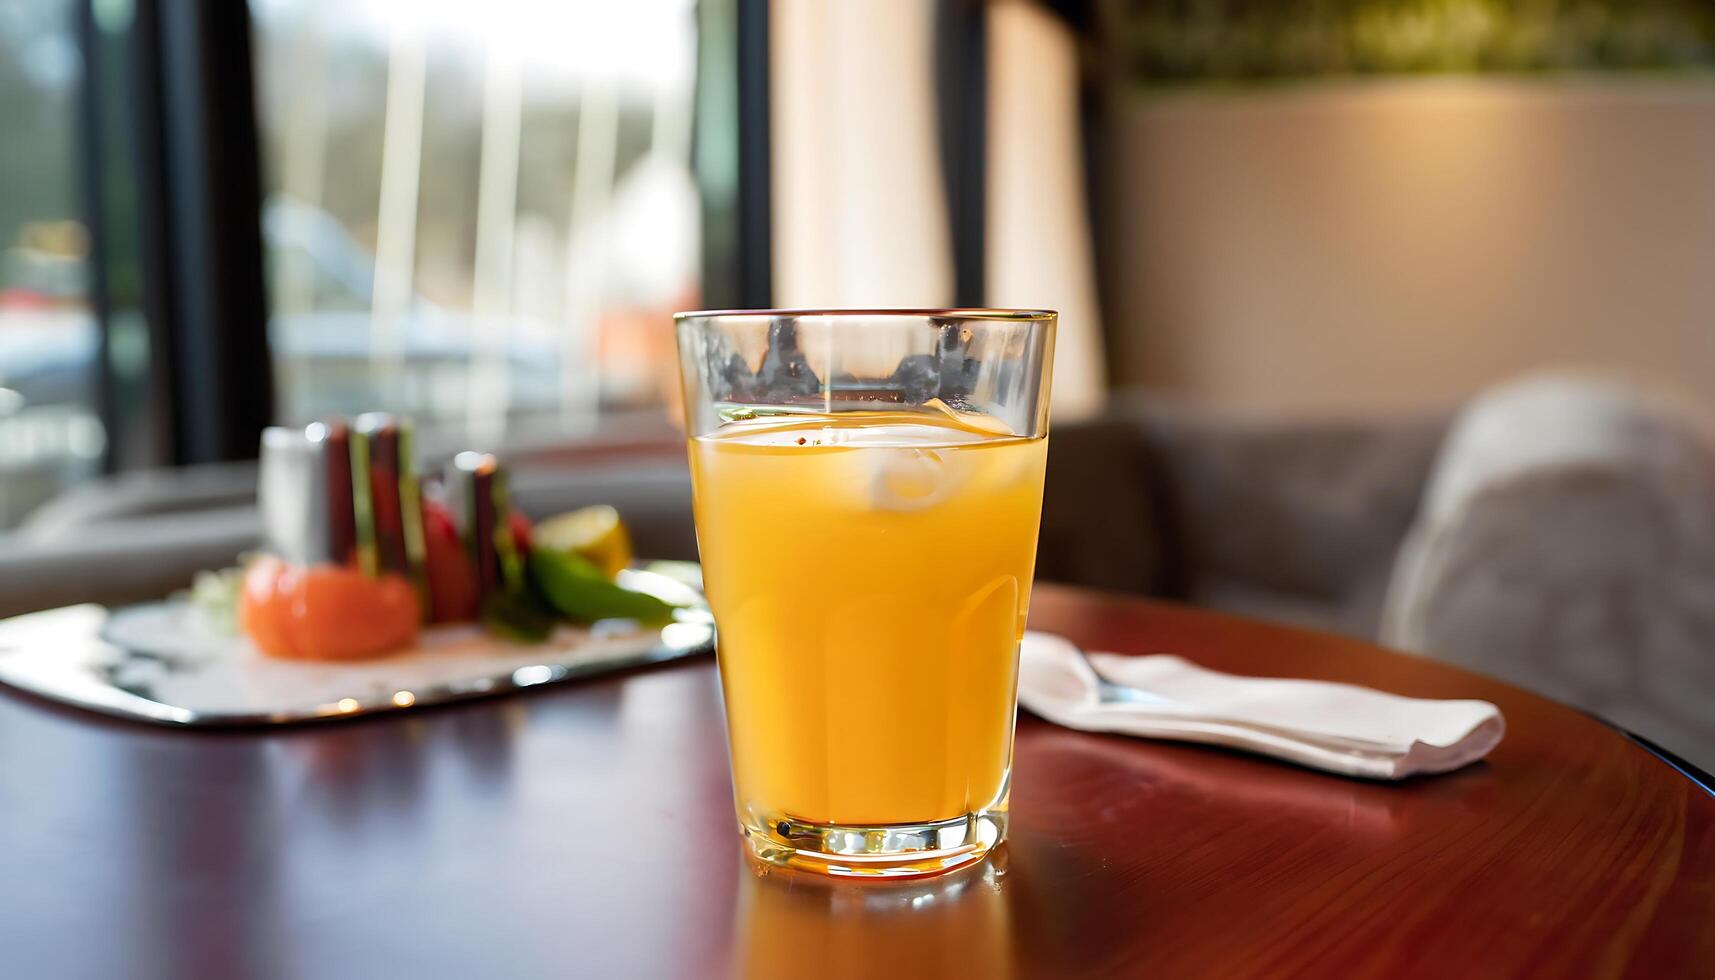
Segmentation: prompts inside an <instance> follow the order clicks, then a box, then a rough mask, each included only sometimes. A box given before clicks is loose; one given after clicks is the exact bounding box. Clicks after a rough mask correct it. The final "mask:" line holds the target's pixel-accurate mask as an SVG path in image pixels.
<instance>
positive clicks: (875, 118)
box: [769, 0, 953, 307]
mask: <svg viewBox="0 0 1715 980" xmlns="http://www.w3.org/2000/svg"><path fill="white" fill-rule="evenodd" d="M770 14H771V19H770V24H769V29H770V40H769V49H770V55H769V57H770V69H771V74H772V79H771V84H770V90H771V93H770V98H771V106H770V108H771V113H772V118H771V120H770V128H771V137H772V142H773V150H772V153H773V159H772V165H773V183H774V186H773V221H774V250H773V251H774V304H775V305H776V306H782V307H796V306H805V307H830V306H833V307H837V306H871V307H890V306H947V305H949V304H951V303H952V301H953V263H952V245H951V242H950V237H949V231H948V228H947V205H946V200H945V195H944V194H943V193H942V187H941V169H940V162H939V161H940V150H939V147H938V145H937V142H936V132H937V130H936V116H935V89H934V75H933V72H932V70H931V69H932V63H931V60H930V57H931V51H932V50H933V40H934V39H933V36H932V26H933V20H934V18H933V14H934V4H932V3H925V2H923V0H865V2H862V3H843V2H842V3H830V2H828V0H772V3H771V5H770Z"/></svg>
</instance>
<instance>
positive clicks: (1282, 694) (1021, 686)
mask: <svg viewBox="0 0 1715 980" xmlns="http://www.w3.org/2000/svg"><path fill="white" fill-rule="evenodd" d="M1092 664H1093V665H1094V667H1095V671H1097V672H1100V674H1101V676H1102V677H1105V678H1106V679H1107V680H1109V681H1111V682H1113V683H1116V684H1122V685H1126V686H1128V687H1132V688H1136V689H1138V690H1141V691H1144V692H1147V693H1148V694H1150V695H1154V696H1156V697H1157V698H1159V700H1150V701H1146V702H1141V703H1140V702H1121V703H1116V702H1112V701H1110V702H1105V703H1104V702H1103V701H1102V700H1101V698H1100V696H1099V690H1098V685H1097V680H1096V673H1095V672H1092V670H1091V665H1092ZM1018 703H1019V704H1021V705H1023V706H1024V707H1025V708H1026V709H1028V710H1029V711H1030V712H1032V713H1033V714H1036V715H1038V716H1040V717H1042V718H1044V719H1046V720H1048V721H1051V722H1054V723H1055V724H1057V725H1064V726H1066V727H1067V728H1076V729H1079V730H1081V731H1087V732H1115V733H1119V734H1122V735H1139V736H1143V737H1145V738H1166V739H1177V740H1180V741H1186V742H1208V743H1211V744H1215V745H1225V746H1228V747H1231V748H1236V749H1244V750H1246V751H1249V752H1257V753H1260V754H1262V755H1270V756H1274V757H1276V758H1280V759H1287V760H1290V761H1292V762H1296V763H1299V764H1300V765H1305V766H1310V767H1312V768H1315V769H1325V770H1327V771H1329V772H1337V773H1342V774H1345V775H1348V776H1363V777H1367V778H1370V779H1403V778H1405V777H1406V776H1410V775H1412V774H1414V773H1434V772H1447V771H1448V770H1450V769H1457V768H1459V767H1460V766H1463V765H1466V764H1468V763H1471V762H1475V761H1477V760H1478V759H1481V758H1482V757H1483V756H1485V755H1487V754H1488V753H1489V750H1490V749H1492V748H1494V747H1495V745H1496V744H1497V743H1498V742H1500V740H1501V736H1502V735H1504V734H1505V733H1506V720H1505V719H1504V718H1502V717H1501V712H1500V709H1499V708H1497V707H1495V706H1494V705H1492V704H1490V703H1489V702H1487V701H1429V700H1424V699H1422V698H1404V697H1399V696H1397V695H1393V694H1383V693H1382V692H1380V691H1372V690H1370V689H1368V688H1363V687H1354V686H1352V685H1350V684H1335V683H1329V682H1326V681H1305V680H1287V679H1281V678H1260V677H1235V676H1233V675H1231V674H1222V673H1218V672H1216V671H1212V670H1205V669H1204V668H1202V667H1199V666H1197V665H1196V664H1193V663H1191V662H1189V661H1187V660H1184V659H1182V658H1180V657H1175V656H1171V655H1167V654H1156V655H1153V656H1147V657H1128V656H1121V655H1119V654H1113V653H1093V654H1090V655H1089V661H1088V662H1086V661H1085V659H1084V658H1083V657H1082V656H1081V655H1080V654H1079V651H1078V648H1077V647H1075V646H1073V645H1072V643H1071V642H1070V641H1068V640H1066V639H1065V638H1063V637H1059V636H1054V635H1052V634H1048V633H1035V632H1031V633H1026V634H1025V635H1024V642H1023V644H1021V646H1020V648H1019V665H1018Z"/></svg>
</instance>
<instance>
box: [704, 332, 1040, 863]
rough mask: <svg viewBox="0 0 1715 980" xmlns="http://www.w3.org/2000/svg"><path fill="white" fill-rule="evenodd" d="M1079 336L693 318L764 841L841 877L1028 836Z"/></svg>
mask: <svg viewBox="0 0 1715 980" xmlns="http://www.w3.org/2000/svg"><path fill="white" fill-rule="evenodd" d="M1054 325H1055V314H1053V313H1051V312H1045V311H1035V310H828V311H807V310H766V311H728V312H702V313H682V314H679V316H678V317H677V326H678V342H679V360H680V368H681V373H682V378H683V382H684V395H685V415H686V420H687V432H688V435H689V450H690V457H691V474H692V478H693V484H694V491H695V499H696V523H697V542H698V546H699V549H700V551H701V553H702V562H703V577H704V584H705V587H706V590H707V593H708V599H709V605H710V607H711V608H712V610H713V611H714V617H715V625H716V630H717V633H718V640H717V644H718V657H719V661H720V676H721V688H722V692H723V695H724V697H725V700H726V720H727V735H728V739H729V748H730V750H731V755H732V776H733V786H734V792H735V802H736V806H737V810H738V823H739V829H740V831H741V833H742V834H743V836H744V838H745V840H746V842H747V843H748V844H749V846H750V849H751V851H752V853H754V854H755V855H756V856H757V857H758V858H760V859H762V860H764V861H767V862H771V863H775V864H785V865H792V866H796V867H802V868H806V869H809V870H813V871H819V872H822V873H826V874H835V875H850V876H894V877H898V876H910V875H922V874H933V873H936V872H939V871H944V870H947V869H950V868H954V867H958V866H960V865H963V864H967V863H970V862H972V861H976V860H978V859H980V858H981V857H982V856H983V855H984V854H986V853H987V852H988V851H989V850H990V849H992V848H993V847H994V846H995V845H996V844H998V843H999V842H1000V841H1001V840H1002V839H1003V838H1004V836H1005V834H1006V810H1007V790H1008V780H1009V776H1010V771H1011V764H1012V734H1013V717H1014V715H1015V713H1016V706H1017V673H1018V642H1019V639H1020V638H1021V637H1022V635H1023V632H1024V621H1025V611H1026V609H1027V608H1028V607H1029V604H1030V584H1031V573H1032V570H1033V567H1034V565H1035V558H1036V537H1037V529H1038V526H1039V524H1040V523H1041V512H1042V477H1043V467H1044V465H1045V462H1046V459H1047V449H1048V445H1047V440H1048V394H1049V393H1048V378H1049V374H1050V367H1051V363H1052V360H1053V350H1054Z"/></svg>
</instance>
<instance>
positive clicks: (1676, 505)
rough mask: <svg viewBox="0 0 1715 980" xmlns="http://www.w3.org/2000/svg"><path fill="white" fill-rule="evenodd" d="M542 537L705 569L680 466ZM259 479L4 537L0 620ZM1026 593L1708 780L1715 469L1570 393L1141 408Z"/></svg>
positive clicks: (535, 465) (556, 486)
mask: <svg viewBox="0 0 1715 980" xmlns="http://www.w3.org/2000/svg"><path fill="white" fill-rule="evenodd" d="M513 486H514V496H515V498H516V501H517V503H518V504H519V505H520V506H521V507H522V508H523V509H524V510H525V511H526V512H527V513H530V514H533V515H542V514H548V513H554V512H558V511H561V510H565V509H568V508H571V507H576V506H580V505H584V504H589V503H596V502H607V503H613V504H615V505H617V506H618V507H619V508H620V509H621V511H622V512H623V513H624V514H625V517H626V518H627V521H628V523H629V524H630V525H631V527H632V529H633V532H634V536H635V538H636V543H637V548H638V551H639V553H640V554H645V555H650V556H654V557H662V558H687V559H689V558H694V557H695V556H696V541H695V535H694V532H693V529H692V524H691V517H690V481H689V477H688V476H687V474H686V471H685V467H684V464H683V462H682V461H681V460H680V459H678V458H676V457H675V456H671V455H668V456H655V457H651V458H648V459H645V460H637V459H629V460H624V461H608V462H605V463H599V464H581V465H576V466H568V465H566V464H565V463H564V462H561V461H557V460H556V459H555V457H553V456H552V455H551V454H541V455H532V454H529V453H526V454H524V455H522V456H514V479H513ZM254 489H255V474H254V470H253V468H251V467H248V466H223V467H212V468H203V469H198V470H187V471H180V472H176V473H155V474H135V475H130V476H126V477H121V478H118V479H115V480H110V481H104V482H101V483H97V484H93V485H90V486H88V487H85V488H82V489H80V490H79V491H76V492H74V493H72V494H69V495H67V496H65V497H63V498H62V499H60V500H58V501H56V502H55V503H54V504H52V505H50V506H49V507H47V508H45V509H44V510H43V511H41V512H38V513H37V514H36V515H34V517H33V518H32V519H31V521H29V522H28V524H27V525H26V526H25V527H23V528H22V529H20V530H19V531H18V532H15V533H14V534H12V535H10V536H8V537H5V538H0V583H4V585H3V586H0V615H7V614H11V613H16V612H21V611H25V610H28V609H33V608H42V607H46V606H51V605H57V604H63V603H69V602H75V601H85V600H91V599H94V600H100V601H106V602H120V601H129V600H135V599H142V598H147V597H151V596H158V595H161V594H163V593H165V592H167V591H169V590H171V589H174V588H179V587H182V586H183V585H184V584H185V583H186V582H188V580H189V578H190V576H191V574H192V573H193V572H194V571H195V570H196V569H197V568H203V567H212V566H216V565H221V564H226V563H229V562H230V561H231V560H232V559H233V558H234V557H235V556H236V555H237V554H238V553H239V552H240V551H243V550H245V549H247V548H249V547H251V546H252V544H253V542H254V541H255V538H256V533H257V525H256V517H255V513H254V508H253V505H252V502H251V498H252V496H253V494H254ZM1038 575H1039V577H1040V578H1042V579H1044V580H1048V581H1060V582H1069V583H1074V584H1080V585H1087V586H1093V587H1098V588H1104V589H1109V590H1114V591H1121V592H1129V593H1136V594H1143V595H1155V596H1164V597H1170V598H1176V599H1181V600H1184V601H1188V602H1192V603H1196V604H1200V605H1204V606H1209V607H1212V608H1217V609H1223V610H1228V611H1232V612H1237V613H1242V614H1246V615H1251V616H1257V617H1261V618H1266V619H1273V620H1277V621H1284V622H1289V623H1295V624H1300V625H1305V626H1312V627H1317V628H1322V629H1332V630H1337V631H1340V632H1344V633H1348V634H1352V635H1356V636H1361V637H1366V638H1369V639H1375V640H1378V641H1380V642H1382V643H1384V644H1386V645H1390V646H1394V647H1398V648H1401V649H1405V650H1409V651H1413V652H1417V653H1421V654H1424V655H1427V656H1433V657H1437V658H1441V659H1446V660H1449V661H1452V662H1456V663H1459V664H1462V665H1465V666H1468V667H1471V668H1472V669H1475V670H1479V671H1482V672H1485V673H1488V674H1491V675H1494V676H1497V677H1501V678H1504V679H1506V680H1510V681H1512V682H1514V683H1518V684H1520V685H1522V686H1525V687H1529V688H1533V689H1536V690H1539V691H1541V692H1543V693H1546V694H1549V695H1551V696H1553V697H1557V698H1560V699H1562V700H1564V701H1566V702H1568V703H1571V704H1574V705H1577V706H1579V707H1582V708H1585V709H1587V710H1590V711H1593V712H1596V713H1598V714H1600V715H1602V716H1603V717H1606V718H1608V719H1610V720H1612V721H1614V722H1615V723H1617V724H1620V725H1623V726H1625V727H1627V728H1630V729H1632V730H1634V731H1637V732H1639V733H1641V734H1643V735H1645V736H1647V737H1650V738H1651V739H1653V740H1655V741H1657V742H1660V743H1662V744H1663V745H1665V746H1667V747H1668V748H1670V749H1672V750H1674V751H1676V752H1678V753H1680V754H1682V755H1684V756H1685V757H1686V758H1688V759H1690V760H1691V761H1693V762H1695V763H1697V764H1699V765H1702V766H1704V767H1706V768H1711V767H1715V454H1712V453H1711V451H1710V449H1709V443H1708V442H1707V441H1705V440H1704V439H1703V438H1702V437H1701V436H1700V434H1699V433H1698V432H1697V431H1696V430H1695V428H1694V427H1693V426H1691V425H1690V424H1689V423H1688V422H1687V421H1686V417H1685V416H1683V415H1681V414H1678V413H1674V412H1672V411H1670V410H1667V409H1664V408H1661V407H1659V406H1656V405H1653V404H1652V403H1650V402H1649V401H1648V400H1647V399H1645V398H1644V397H1642V396H1640V395H1638V394H1637V393H1636V392H1634V391H1632V390H1630V389H1627V388H1624V387H1621V386H1617V385H1614V384H1611V383H1607V382H1603V381H1598V380H1591V379H1582V378H1576V377H1566V376H1558V377H1544V378H1535V379H1527V380H1525V381H1522V382H1517V383H1514V384H1511V385H1507V386H1503V387H1501V388H1498V389H1496V390H1494V391H1491V392H1488V393H1486V394H1485V395H1483V396H1482V397H1480V398H1478V399H1476V400H1474V401H1473V402H1472V403H1471V404H1470V405H1468V406H1466V407H1465V409H1464V410H1463V411H1462V412H1460V413H1459V414H1458V415H1457V416H1455V417H1451V418H1448V417H1430V418H1413V419H1400V420H1394V421H1388V422H1373V421H1370V422H1362V423H1358V422H1330V423H1325V424H1302V423H1295V424H1276V423H1267V422H1258V421H1256V420H1243V419H1234V418H1223V417H1220V416H1219V415H1216V414H1211V413H1208V412H1204V411H1196V410H1192V409H1189V408H1187V407H1185V406H1181V405H1175V404H1172V403H1168V402H1164V401H1162V400H1161V399H1158V398H1151V397H1147V396H1126V397H1119V398H1116V399H1115V400H1114V401H1113V403H1112V404H1111V406H1110V409H1109V411H1108V412H1107V413H1106V415H1105V416H1104V417H1103V418H1101V419H1099V420H1096V421H1092V422H1085V423H1080V424H1076V425H1062V426H1059V427H1057V428H1056V429H1055V431H1054V435H1053V441H1052V443H1051V450H1050V453H1049V479H1048V488H1047V494H1046V499H1045V501H1044V506H1043V522H1042V543H1041V550H1040V554H1039V565H1038Z"/></svg>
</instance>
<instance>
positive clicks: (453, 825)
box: [0, 586, 1715, 980]
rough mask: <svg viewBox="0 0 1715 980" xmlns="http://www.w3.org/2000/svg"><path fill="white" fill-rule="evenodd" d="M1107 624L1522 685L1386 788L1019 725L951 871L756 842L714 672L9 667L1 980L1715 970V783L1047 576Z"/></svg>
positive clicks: (1248, 660)
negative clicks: (900, 874) (967, 848)
mask: <svg viewBox="0 0 1715 980" xmlns="http://www.w3.org/2000/svg"><path fill="white" fill-rule="evenodd" d="M1031 623H1032V626H1033V627H1035V628H1038V629H1049V630H1054V631H1057V632H1061V633H1064V634H1066V635H1068V636H1070V637H1072V638H1073V639H1075V640H1077V641H1078V642H1080V643H1082V644H1083V645H1085V646H1086V647H1087V648H1090V649H1106V650H1116V651H1121V652H1131V653H1152V652H1165V651H1171V652H1176V653H1179V654H1182V655H1185V656H1187V657H1190V658H1191V659H1193V660H1195V661H1197V662H1199V663H1201V664H1204V665H1207V666H1210V667H1214V668H1217V669H1221V670H1227V671H1232V672H1235V673H1246V674H1259V675H1282V676H1296V677H1316V678H1326V679H1337V680H1344V681H1350V682H1354V683H1358V684H1365V685H1369V686H1372V687H1376V688H1380V689H1382V690H1387V691H1393V692H1397V693H1401V694H1408V695H1419V696H1426V697H1477V698H1486V699H1488V700H1491V701H1494V702H1495V703H1497V704H1499V705H1500V706H1501V708H1502V709H1503V710H1504V711H1505V713H1506V716H1507V723H1508V734H1507V738H1506V740H1505V741H1504V742H1503V743H1502V744H1501V745H1500V746H1499V747H1498V748H1497V749H1496V750H1495V752H1494V753H1493V755H1492V756H1491V757H1490V759H1489V760H1488V761H1486V762H1483V763H1479V764H1478V765H1475V766H1472V767H1470V768H1467V769H1465V770H1462V771H1459V772H1456V773H1452V774H1449V775H1445V776H1437V777H1430V778H1423V779H1417V780H1412V781H1408V782H1406V783H1403V784H1380V783H1369V782H1361V781H1356V780H1351V779H1344V778H1340V777H1336V776H1331V775H1325V774H1322V773H1317V772H1311V771H1308V770H1303V769H1297V768H1293V767H1290V766H1285V765H1281V764H1278V763H1273V762H1267V761H1262V760H1259V759H1254V758H1250V757H1246V756H1243V755H1239V754H1236V753H1230V752H1225V751H1221V750H1215V749H1207V748H1199V747H1192V746H1179V745H1170V744H1165V743H1151V742H1143V741H1138V740H1131V739H1124V738H1119V737H1113V736H1093V735H1085V734H1080V733H1077V732H1072V731H1067V730H1063V729H1058V728H1054V727H1051V726H1049V725H1046V724H1043V723H1041V722H1038V721H1036V720H1034V719H1031V718H1029V717H1024V718H1021V719H1020V722H1019V728H1018V748H1017V755H1016V764H1015V769H1014V777H1013V797H1012V800H1013V809H1012V814H1013V817H1012V838H1011V842H1010V844H1009V845H1008V846H1007V847H1006V848H1004V849H1003V850H1002V851H1001V852H1000V853H999V854H998V855H997V856H995V857H994V858H993V859H991V860H990V861H988V862H985V863H983V864H981V865H979V866H977V867H976V868H974V869H972V870H970V871H966V872H960V873H955V874H954V875H952V876H949V877H944V878H939V879H929V880H926V881H922V882H917V883H909V882H907V883H881V884H874V883H854V882H838V883H833V882H824V881H821V880H818V879H814V878H811V877H808V876H806V875H802V874H799V873H795V872H792V873H788V872H774V873H771V874H763V873H761V872H760V871H758V870H757V869H756V868H754V867H753V866H751V865H749V864H747V863H746V862H745V860H744V859H743V858H742V857H741V855H740V848H739V842H738V839H737V837H736V834H735V831H734V825H733V817H732V807H731V800H730V797H729V793H730V790H729V786H728V776H727V768H726V755H725V747H724V742H723V740H722V734H721V708H720V697H719V691H718V687H717V683H716V677H715V672H714V665H713V663H712V661H701V662H694V663H687V664H681V665H677V666H669V667H664V668H659V669H652V670H644V671H639V672H635V673H631V674H627V675H624V676H619V677H614V678H611V679H606V680H602V681H597V682H593V683H589V684H583V685H578V686H567V687H562V688H557V689H548V690H542V691H540V692H538V693H532V694H529V695H527V696H517V697H511V698H506V699H497V700H490V701H483V702H472V703H466V704H463V705H456V706H449V707H445V708H437V709H429V710H424V711H420V712H416V713H413V714H411V715H409V716H398V717H390V718H389V717H383V718H375V719H369V720H359V721H352V722H341V723H330V724H323V725H319V726H308V727H299V728H293V729H275V730H260V729H259V730H248V731H225V732H197V731H175V730H169V729H163V728H153V727H148V726H143V725H138V724H129V723H124V722H117V721H108V720H103V719H100V718H97V717H95V716H93V715H88V714H84V713H81V712H78V711H74V710H71V709H66V708H60V707H56V706H52V705H49V704H47V703H46V702H43V701H39V700H36V699H34V698H31V697H28V696H25V695H21V694H17V693H15V692H11V691H5V692H4V693H0V976H6V977H31V978H34V977H54V978H58V977H175V978H176V977H191V978H200V977H218V978H250V977H312V978H331V977H443V976H446V977H455V976H456V977H484V978H487V977H526V976H528V977H535V976H616V977H651V976H684V977H705V976H721V975H735V976H761V977H768V976H813V977H818V978H828V977H846V976H852V977H865V976H879V977H886V978H889V980H899V978H904V977H910V976H919V975H925V976H949V977H1007V976H1021V977H1022V976H1112V975H1127V974H1131V975H1140V976H1141V975H1150V976H1187V975H1195V976H1223V977H1231V976H1268V977H1276V976H1339V977H1353V976H1378V977H1401V976H1426V977H1427V976H1433V977H1450V976H1456V977H1484V976H1494V977H1505V976H1517V975H1521V974H1529V975H1537V976H1561V975H1566V976H1639V977H1652V978H1653V977H1681V976H1683V977H1699V978H1707V977H1711V976H1715V797H1712V796H1711V795H1710V794H1709V793H1708V792H1707V791H1705V790H1704V789H1702V788H1701V787H1699V786H1698V785H1697V784H1696V783H1694V782H1693V781H1692V780H1690V779H1688V778H1686V777H1685V776H1684V775H1682V774H1681V773H1679V772H1678V771H1676V770H1675V769H1673V768H1672V767H1670V766H1668V765H1667V764H1666V763H1664V762H1662V761H1661V760H1659V759H1658V758H1656V757H1655V756H1653V755H1652V754H1650V753H1649V752H1647V751H1645V750H1644V749H1643V748H1640V747H1639V746H1638V745H1637V744H1635V743H1634V742H1632V741H1631V740H1630V739H1628V738H1627V737H1625V735H1623V734H1622V733H1620V732H1618V731H1616V730H1615V729H1612V728H1610V727H1608V726H1606V725H1604V724H1602V723H1601V722H1599V721H1596V720H1594V719H1592V718H1589V717H1586V716H1585V715H1582V714H1580V713H1578V712H1576V711H1573V710H1571V709H1568V708H1565V707H1562V706H1560V705H1557V704H1555V703H1552V702H1550V701H1546V700H1544V699H1542V698H1538V697H1535V696H1533V695H1530V694H1527V693H1525V692H1523V691H1520V690H1518V689H1516V688H1513V687H1509V686H1507V685H1504V684H1501V683H1499V682H1496V681H1491V680H1488V679H1485V678H1482V677H1479V676H1476V675H1474V674H1470V673H1466V672H1463V671H1460V670H1457V669H1454V668H1451V667H1447V666H1444V665H1441V664H1438V663H1435V662H1434V661H1430V660H1425V659H1420V658H1415V657H1409V656H1404V655H1400V654H1395V653H1389V652H1386V651H1383V650H1380V649H1377V648H1375V647H1373V646H1370V645H1367V644H1364V643H1360V642H1357V641H1354V640H1347V639H1341V638H1337V637H1332V636H1326V635H1321V634H1316V633H1310V632H1304V631H1299V630H1292V629H1286V628H1282V627H1276V626H1268V625H1263V624H1260V623H1254V622H1250V621H1246V620H1240V619H1235V618H1231V617H1225V616H1220V615H1215V614H1212V613H1206V612H1197V611H1193V610H1189V609H1184V608H1179V607H1175V606H1170V605H1164V604H1158V603H1149V602H1142V601H1137V600H1130V599H1121V598H1115V597H1108V596H1102V595H1097V594H1094V593H1089V592H1081V591H1074V590H1068V589H1061V588H1054V587H1047V586H1044V587H1042V588H1041V589H1040V590H1039V594H1038V596H1037V599H1036V602H1035V604H1034V606H1033V609H1032V615H1031Z"/></svg>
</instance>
